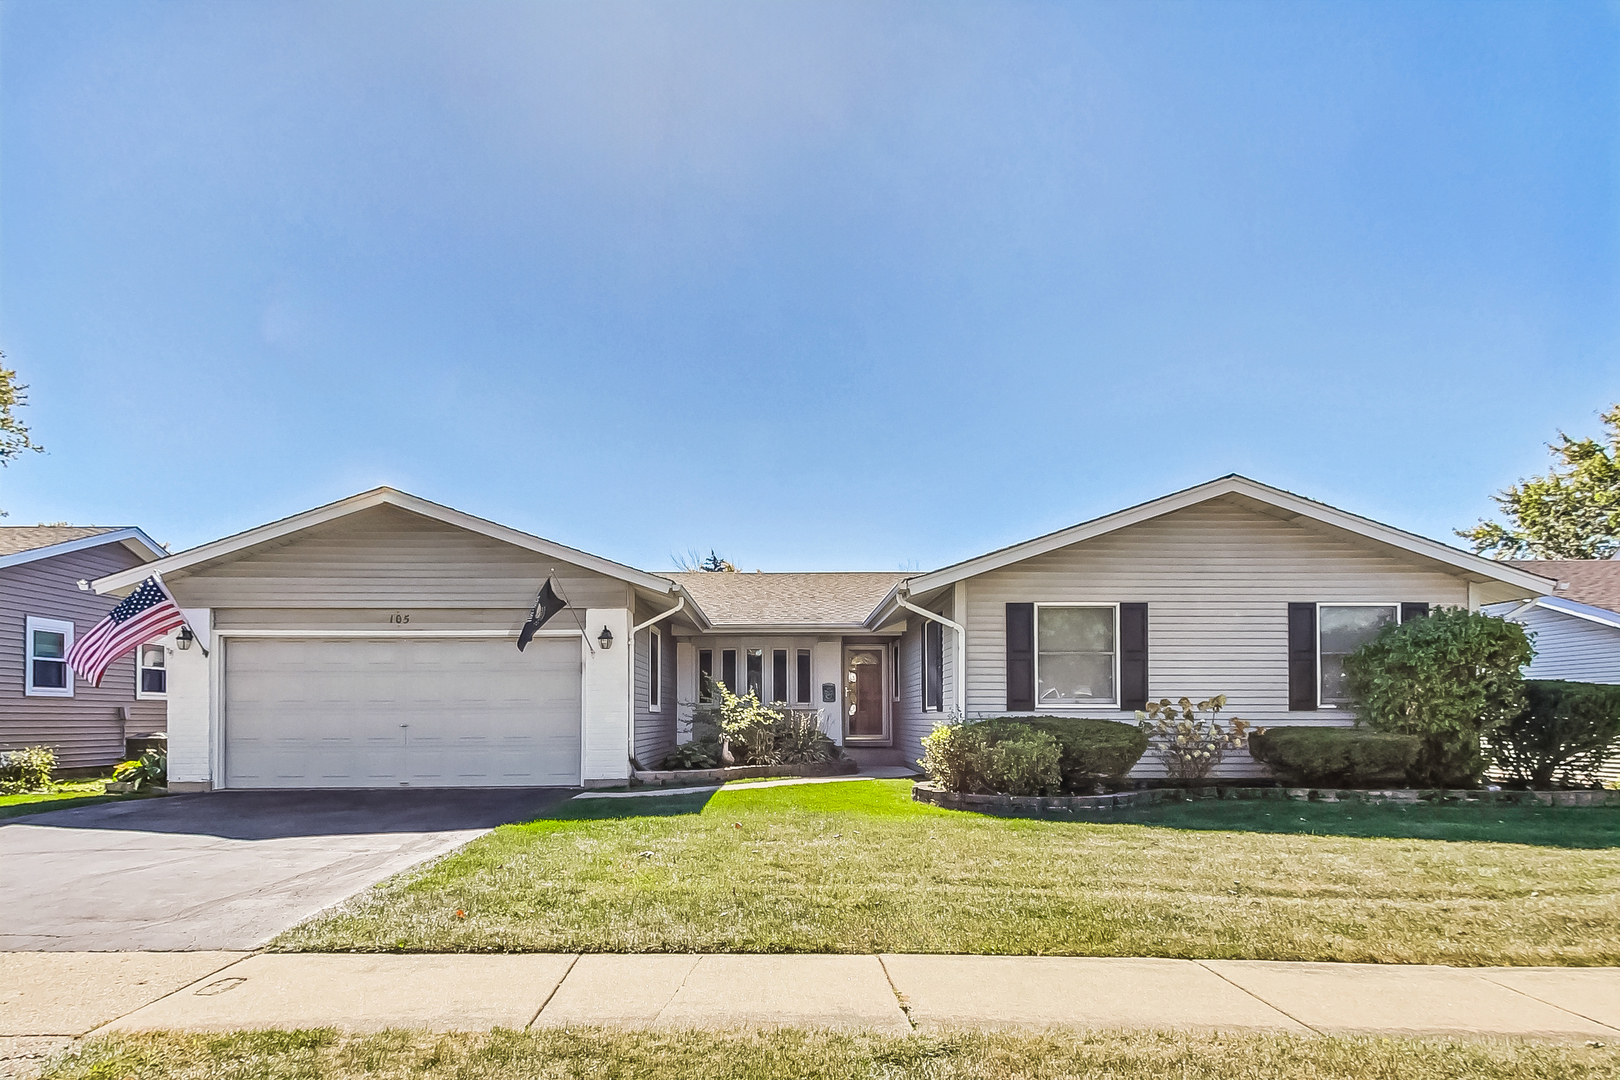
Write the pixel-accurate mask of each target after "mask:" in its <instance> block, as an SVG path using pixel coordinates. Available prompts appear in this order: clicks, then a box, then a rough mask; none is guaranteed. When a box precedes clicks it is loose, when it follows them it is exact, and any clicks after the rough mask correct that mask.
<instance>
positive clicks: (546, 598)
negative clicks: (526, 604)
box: [517, 577, 568, 652]
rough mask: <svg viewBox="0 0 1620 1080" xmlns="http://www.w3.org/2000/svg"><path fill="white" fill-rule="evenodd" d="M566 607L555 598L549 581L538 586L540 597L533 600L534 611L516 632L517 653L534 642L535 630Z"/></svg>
mask: <svg viewBox="0 0 1620 1080" xmlns="http://www.w3.org/2000/svg"><path fill="white" fill-rule="evenodd" d="M567 606H568V605H567V603H566V602H564V601H562V600H559V599H558V598H557V593H556V591H555V590H553V589H552V587H551V579H550V578H549V577H548V578H546V583H545V584H544V585H542V586H540V595H539V596H538V597H536V598H535V601H534V610H533V611H530V612H529V621H528V622H526V623H524V624H523V629H522V630H521V631H519V632H518V642H517V645H518V652H522V651H523V647H524V646H525V645H527V644H528V643H529V642H531V641H533V640H534V634H535V631H536V630H539V629H540V628H541V627H542V626H544V625H546V623H547V622H548V621H549V620H550V619H551V617H552V616H553V615H555V614H557V612H559V611H561V610H562V609H563V608H565V607H567Z"/></svg>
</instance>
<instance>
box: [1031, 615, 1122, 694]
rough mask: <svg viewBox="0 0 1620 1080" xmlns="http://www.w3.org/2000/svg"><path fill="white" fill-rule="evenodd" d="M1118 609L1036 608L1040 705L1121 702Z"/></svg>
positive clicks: (1036, 663)
mask: <svg viewBox="0 0 1620 1080" xmlns="http://www.w3.org/2000/svg"><path fill="white" fill-rule="evenodd" d="M1117 612H1118V608H1117V607H1115V606H1114V605H1112V604H1109V605H1077V604H1037V605H1036V606H1035V703H1036V707H1037V708H1040V707H1042V706H1054V705H1056V706H1063V705H1069V706H1075V705H1092V706H1098V705H1101V706H1107V705H1112V704H1114V703H1115V702H1116V701H1118V698H1117V697H1116V696H1115V689H1114V688H1115V686H1116V684H1117V681H1118V677H1119V671H1118V660H1119V653H1118V650H1117V649H1116V648H1115V642H1116V640H1117V638H1118V616H1117Z"/></svg>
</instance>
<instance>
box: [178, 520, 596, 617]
mask: <svg viewBox="0 0 1620 1080" xmlns="http://www.w3.org/2000/svg"><path fill="white" fill-rule="evenodd" d="M553 569H555V570H556V572H557V578H558V580H559V581H560V583H561V585H562V591H563V592H564V593H565V594H566V596H567V600H568V602H569V603H570V604H571V605H572V606H573V607H576V608H580V609H584V608H590V607H600V608H607V607H623V606H624V604H625V596H626V587H625V584H624V582H622V581H619V580H617V579H615V578H611V577H608V576H607V575H605V574H598V573H595V572H594V571H591V570H586V569H583V568H580V567H576V566H572V565H569V564H568V563H564V562H560V561H559V560H557V559H552V558H548V557H546V556H544V555H540V554H538V553H536V552H532V551H525V550H524V549H522V548H518V547H514V546H512V545H511V544H507V543H503V542H502V541H499V540H494V539H491V538H489V537H487V536H482V535H480V534H478V533H473V532H469V531H468V530H466V529H462V528H458V527H456V526H454V525H447V524H445V523H444V522H441V521H435V520H433V519H432V518H426V517H422V516H421V515H419V514H413V513H410V512H409V511H407V510H401V509H399V508H398V507H394V506H379V507H375V508H373V509H371V510H365V511H362V512H360V513H357V514H352V515H350V516H348V517H345V518H342V519H340V520H338V521H332V522H328V523H326V524H324V525H318V526H316V527H314V528H311V529H306V530H304V531H302V532H299V533H296V534H294V535H292V536H289V537H284V538H283V539H281V540H280V541H277V542H276V543H274V544H272V545H269V546H264V547H258V548H255V549H254V550H252V551H249V552H246V553H243V554H240V555H235V556H228V557H225V558H222V559H217V560H214V561H212V562H208V563H200V564H198V565H197V566H193V567H191V568H189V569H187V570H185V571H183V572H175V573H174V574H172V575H169V576H166V577H165V579H164V580H165V581H166V582H167V583H168V584H169V586H170V588H171V589H172V590H173V591H174V594H175V597H176V599H178V600H179V601H180V602H181V604H183V605H184V606H186V607H199V608H201V607H208V608H306V609H313V608H371V609H379V610H380V609H384V608H386V609H387V610H388V611H390V612H393V611H399V610H401V609H410V608H485V607H488V608H505V609H509V610H517V609H520V608H521V609H525V610H526V609H527V608H528V607H529V606H530V605H531V604H533V603H534V593H535V590H536V589H538V588H539V587H540V583H541V582H542V581H544V580H545V578H546V575H547V574H548V573H550V572H551V571H552V570H553Z"/></svg>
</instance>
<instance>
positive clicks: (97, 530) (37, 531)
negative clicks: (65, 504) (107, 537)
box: [0, 525, 116, 555]
mask: <svg viewBox="0 0 1620 1080" xmlns="http://www.w3.org/2000/svg"><path fill="white" fill-rule="evenodd" d="M115 529H116V526H113V525H4V526H0V555H16V554H19V553H20V552H24V551H33V550H34V549H36V548H42V547H50V546H51V545H52V544H65V543H67V542H68V541H69V540H82V539H84V538H85V537H86V536H99V535H101V534H102V533H108V532H113V531H115Z"/></svg>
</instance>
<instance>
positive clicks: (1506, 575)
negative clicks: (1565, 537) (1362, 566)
mask: <svg viewBox="0 0 1620 1080" xmlns="http://www.w3.org/2000/svg"><path fill="white" fill-rule="evenodd" d="M1222 495H1243V496H1246V497H1247V498H1250V499H1253V500H1255V501H1256V502H1262V503H1266V504H1268V505H1271V506H1275V507H1278V508H1279V509H1282V510H1287V511H1289V512H1291V513H1294V514H1297V515H1298V516H1300V517H1306V518H1310V519H1312V520H1314V521H1320V522H1322V523H1324V524H1327V525H1332V526H1335V527H1337V528H1340V529H1344V530H1345V531H1346V532H1352V533H1356V534H1358V535H1360V536H1365V537H1367V538H1369V539H1372V540H1378V541H1380V542H1382V543H1385V544H1389V545H1390V546H1391V547H1396V548H1400V549H1402V550H1403V551H1409V552H1411V553H1412V554H1414V555H1421V556H1423V557H1425V558H1429V559H1433V560H1435V561H1436V562H1440V563H1445V564H1447V565H1449V566H1453V567H1456V568H1457V569H1458V570H1461V571H1463V572H1465V573H1471V574H1478V575H1479V576H1481V577H1484V578H1487V579H1489V580H1493V581H1502V582H1506V583H1508V584H1510V585H1513V586H1515V587H1516V588H1520V589H1523V590H1525V591H1526V592H1529V593H1534V594H1536V595H1545V594H1547V593H1550V592H1552V590H1553V586H1554V584H1556V583H1555V582H1554V581H1553V580H1552V579H1550V578H1544V577H1540V576H1538V575H1536V574H1531V573H1527V572H1525V571H1523V570H1518V569H1515V568H1514V567H1511V566H1504V565H1503V564H1502V563H1499V562H1497V561H1495V560H1493V559H1487V558H1484V557H1483V556H1480V555H1474V554H1472V553H1470V552H1467V551H1462V550H1459V549H1458V548H1454V547H1451V546H1450V545H1448V544H1442V543H1440V542H1439V541H1437V540H1430V539H1428V538H1427V537H1423V536H1418V535H1416V534H1415V533H1409V532H1405V531H1403V530H1401V529H1397V528H1394V527H1393V526H1389V525H1384V524H1381V523H1379V522H1376V521H1373V520H1371V519H1369V518H1364V517H1359V516H1358V515H1356V514H1350V513H1346V512H1345V511H1343V510H1339V509H1336V508H1334V507H1331V506H1328V505H1327V504H1326V503H1319V502H1316V501H1315V500H1313V499H1306V498H1303V497H1301V496H1299V495H1295V494H1293V493H1291V492H1287V491H1283V490H1281V489H1280V488H1274V487H1269V486H1267V485H1265V484H1262V483H1259V482H1258V481H1255V480H1250V479H1249V478H1248V477H1245V476H1238V475H1236V474H1233V475H1231V476H1223V477H1221V478H1219V479H1217V480H1211V481H1210V482H1209V483H1207V484H1200V485H1198V486H1197V487H1191V488H1187V489H1186V490H1185V491H1178V492H1175V493H1174V494H1171V495H1166V496H1164V497H1163V498H1159V499H1154V500H1152V501H1151V502H1145V503H1141V504H1139V505H1137V506H1132V507H1129V508H1128V509H1125V510H1120V511H1118V512H1116V513H1113V514H1107V515H1104V516H1103V517H1100V518H1093V519H1092V520H1091V521H1085V522H1081V523H1080V524H1079V525H1073V526H1070V527H1069V528H1067V529H1060V530H1058V531H1057V532H1054V533H1048V534H1046V535H1045V536H1038V537H1036V538H1035V539H1033V540H1026V541H1025V542H1023V543H1021V544H1014V545H1012V546H1011V547H1005V548H1002V549H1001V550H999V551H992V552H990V553H989V554H987V555H980V556H979V557H978V558H975V559H968V560H966V561H965V562H959V563H957V564H955V565H954V566H947V567H945V568H944V569H942V570H935V571H934V572H932V573H929V574H921V575H919V576H917V577H914V578H910V579H908V580H907V581H905V582H902V584H903V585H904V586H906V588H907V589H908V591H910V592H912V593H919V592H929V591H931V590H933V589H937V588H939V587H940V586H943V585H950V584H953V583H955V582H958V581H962V580H963V579H965V578H971V577H976V576H978V575H979V574H984V573H988V572H989V571H991V570H999V569H1001V568H1002V567H1004V566H1011V565H1012V564H1013V563H1019V562H1023V561H1024V560H1025V559H1032V558H1034V557H1036V556H1037V555H1045V554H1046V553H1047V552H1049V551H1056V550H1058V549H1059V548H1065V547H1068V546H1069V545H1070V544H1078V543H1080V542H1081V541H1083V540H1090V539H1092V538H1093V537H1097V536H1102V535H1104V534H1106V533H1111V532H1115V531H1117V530H1119V529H1123V528H1127V527H1128V526H1131V525H1136V524H1139V523H1140V522H1143V521H1149V520H1151V519H1153V518H1156V517H1160V516H1162V515H1164V514H1170V513H1174V512H1175V511H1177V510H1184V509H1186V508H1187V507H1189V506H1196V505H1197V504H1199V503H1201V502H1207V501H1209V500H1210V499H1216V498H1219V497H1221V496H1222Z"/></svg>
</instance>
